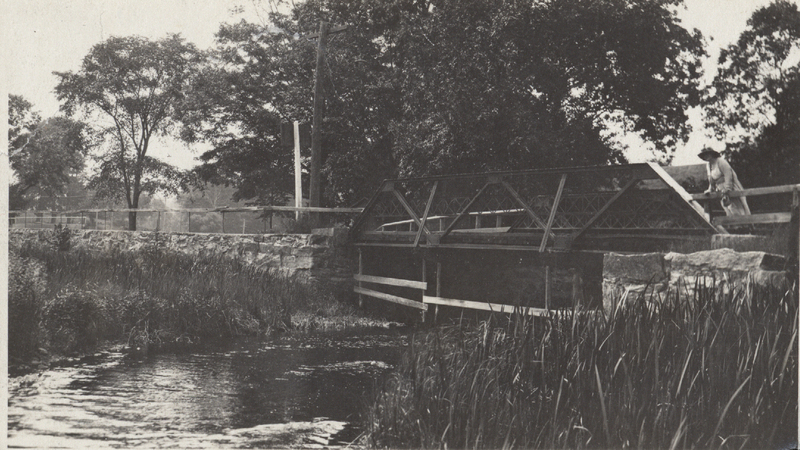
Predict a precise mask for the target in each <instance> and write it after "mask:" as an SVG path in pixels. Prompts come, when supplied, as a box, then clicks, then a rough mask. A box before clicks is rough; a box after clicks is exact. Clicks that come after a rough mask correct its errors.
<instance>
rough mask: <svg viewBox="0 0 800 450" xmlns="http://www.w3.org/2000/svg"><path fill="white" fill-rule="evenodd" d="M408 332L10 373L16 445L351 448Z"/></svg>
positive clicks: (117, 358) (11, 430)
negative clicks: (362, 418) (363, 419)
mask: <svg viewBox="0 0 800 450" xmlns="http://www.w3.org/2000/svg"><path fill="white" fill-rule="evenodd" d="M408 336H409V332H408V330H404V329H371V330H359V331H348V332H325V333H313V334H300V335H297V334H289V335H285V336H281V337H278V338H273V339H269V340H255V339H245V340H238V341H234V342H229V343H226V344H224V345H214V346H206V347H204V348H199V349H196V350H195V351H193V352H191V353H179V354H174V353H173V354H156V355H151V356H149V357H146V358H140V359H135V358H132V357H129V356H127V355H124V354H122V353H117V352H106V353H101V354H98V355H94V356H92V357H89V358H83V359H82V360H80V361H78V362H75V363H72V364H64V365H62V366H60V367H52V368H50V369H48V370H46V371H44V372H41V373H39V374H31V375H27V376H24V377H16V378H11V379H9V403H8V446H9V447H10V448H48V447H50V448H52V447H59V448H136V447H140V448H264V447H286V446H292V447H306V448H314V447H323V446H328V447H330V446H337V445H340V446H345V445H348V444H349V443H351V442H353V441H355V440H356V439H357V438H358V437H359V435H360V434H361V433H362V431H363V430H361V429H360V426H361V425H360V424H361V417H362V416H363V414H364V413H365V411H366V409H367V405H368V402H369V401H370V399H371V397H372V395H373V394H374V392H375V391H376V390H377V389H378V388H379V387H380V385H381V383H382V382H383V380H385V378H386V377H387V376H388V375H389V374H390V372H391V371H392V369H393V368H394V367H395V366H396V365H397V364H398V363H399V361H400V358H401V354H402V351H403V348H404V347H405V346H406V345H407V342H408Z"/></svg>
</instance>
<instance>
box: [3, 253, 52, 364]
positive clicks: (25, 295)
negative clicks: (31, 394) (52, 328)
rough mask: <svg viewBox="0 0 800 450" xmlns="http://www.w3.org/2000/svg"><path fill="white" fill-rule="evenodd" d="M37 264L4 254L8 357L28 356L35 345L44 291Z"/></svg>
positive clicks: (44, 282) (43, 274)
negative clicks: (5, 261) (6, 285)
mask: <svg viewBox="0 0 800 450" xmlns="http://www.w3.org/2000/svg"><path fill="white" fill-rule="evenodd" d="M46 277H47V274H46V272H45V267H44V265H43V264H42V263H41V262H38V261H36V260H34V259H31V258H22V257H20V256H19V255H17V254H16V253H15V252H13V251H12V252H9V254H8V356H9V358H11V359H17V358H22V357H27V356H30V355H32V354H33V353H34V352H35V351H36V350H37V343H38V342H39V317H40V315H39V314H40V310H41V307H42V302H43V299H44V297H45V293H46V289H47V278H46Z"/></svg>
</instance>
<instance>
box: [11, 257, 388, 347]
mask: <svg viewBox="0 0 800 450" xmlns="http://www.w3.org/2000/svg"><path fill="white" fill-rule="evenodd" d="M58 248H59V247H58V246H56V245H54V244H50V245H48V244H43V243H38V242H36V243H34V242H28V243H27V244H25V245H23V246H21V247H20V248H14V249H12V251H11V252H10V254H11V257H10V262H11V265H10V267H11V268H10V271H9V274H10V278H9V280H10V286H9V317H10V318H11V319H12V320H11V324H10V329H9V331H10V336H12V340H14V342H11V343H10V344H12V345H10V346H9V353H10V357H11V358H12V360H15V359H25V358H30V357H31V355H35V354H36V353H37V352H39V351H40V350H39V349H41V348H44V349H46V350H47V351H48V352H51V353H52V352H55V353H60V354H69V353H75V352H85V351H91V350H92V349H93V348H95V347H96V346H97V345H98V343H100V342H103V341H104V340H117V341H121V342H123V343H125V344H127V345H128V346H130V347H132V348H139V349H144V350H147V349H150V350H152V349H154V348H161V349H169V348H173V347H181V346H185V345H187V344H192V343H196V342H198V341H201V340H208V339H218V338H228V337H231V336H239V335H268V334H271V333H275V332H281V331H287V330H295V329H298V330H317V329H323V328H328V327H333V328H343V327H346V326H348V325H356V326H358V325H360V324H362V323H363V322H364V319H362V318H359V317H358V316H357V311H356V309H355V308H354V307H353V306H351V305H349V304H345V303H341V302H339V301H337V300H336V299H335V298H333V295H331V294H328V293H325V292H321V291H320V290H319V289H316V288H314V287H312V286H310V285H309V284H308V283H304V282H303V281H301V280H298V279H295V278H290V277H288V276H285V275H281V274H279V273H275V272H270V271H267V270H263V269H259V268H257V267H255V266H253V265H250V264H247V263H245V262H243V261H241V260H238V259H231V258H228V257H224V256H202V257H198V256H189V255H183V254H179V253H174V252H164V251H163V248H161V246H159V245H158V243H157V242H156V243H154V244H153V245H151V246H149V247H146V248H144V249H142V250H140V251H137V252H124V253H123V252H116V253H109V254H101V255H98V254H96V253H89V252H86V251H82V250H79V249H72V250H70V251H59V250H58ZM373 323H374V321H373Z"/></svg>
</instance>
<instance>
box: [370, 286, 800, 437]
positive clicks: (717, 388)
mask: <svg viewBox="0 0 800 450" xmlns="http://www.w3.org/2000/svg"><path fill="white" fill-rule="evenodd" d="M697 287H698V289H695V292H697V293H696V294H695V295H694V296H693V297H691V298H680V297H679V296H678V295H677V294H675V296H674V297H673V298H672V301H668V302H663V303H653V302H650V301H648V299H645V298H644V297H642V298H640V299H639V300H638V301H637V302H635V303H634V304H632V305H629V306H627V307H625V308H620V309H618V310H616V311H614V312H612V313H611V314H609V315H607V316H606V315H604V314H602V313H600V314H594V313H593V312H586V311H575V310H573V311H569V312H565V313H559V314H553V315H551V316H549V317H543V318H531V317H526V316H522V315H520V314H514V315H512V316H511V317H510V318H507V317H505V316H491V317H490V318H489V319H488V320H486V321H483V322H480V323H479V324H477V325H476V324H472V325H467V324H465V323H457V324H453V325H450V326H444V327H441V328H437V329H434V330H432V331H429V332H426V333H422V334H420V335H417V336H416V337H415V338H414V339H412V342H411V346H410V348H409V350H408V353H407V355H406V357H405V358H404V362H403V364H402V366H401V367H400V369H399V370H398V373H397V374H396V375H395V376H394V377H393V378H392V379H391V380H390V381H389V383H388V384H387V385H386V386H385V388H384V390H383V391H382V392H381V393H380V394H379V395H378V396H377V397H376V400H375V402H374V405H373V406H372V407H371V409H370V412H369V414H368V418H367V423H366V424H365V428H366V429H367V441H368V443H369V445H370V446H371V447H378V448H570V449H573V448H671V449H672V448H737V449H739V448H790V447H789V446H791V445H794V444H796V443H797V419H798V416H797V414H798V413H797V398H798V390H797V389H798V384H797V379H798V366H797V338H798V311H797V296H796V291H792V290H789V291H783V292H781V291H775V290H764V289H758V288H753V287H751V286H739V287H738V288H737V289H732V290H725V292H723V291H721V290H717V289H715V288H703V287H702V286H697Z"/></svg>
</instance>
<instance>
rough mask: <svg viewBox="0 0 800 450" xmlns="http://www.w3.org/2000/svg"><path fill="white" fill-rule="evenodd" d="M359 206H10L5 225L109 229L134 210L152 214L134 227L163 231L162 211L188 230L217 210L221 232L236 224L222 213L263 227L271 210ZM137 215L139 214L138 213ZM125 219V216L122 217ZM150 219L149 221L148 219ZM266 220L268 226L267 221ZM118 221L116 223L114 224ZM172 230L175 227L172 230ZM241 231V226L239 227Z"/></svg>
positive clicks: (335, 211)
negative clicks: (251, 218)
mask: <svg viewBox="0 0 800 450" xmlns="http://www.w3.org/2000/svg"><path fill="white" fill-rule="evenodd" d="M362 210H363V208H320V207H307V206H306V207H296V206H243V207H234V208H229V207H220V208H182V209H175V208H141V209H112V208H105V209H102V208H101V209H78V210H68V211H35V210H11V211H9V228H50V227H53V226H55V225H58V224H60V225H62V226H66V227H69V228H75V229H98V230H113V229H127V228H126V227H119V226H115V224H114V220H113V217H114V215H115V214H126V215H127V214H128V213H131V212H135V213H137V214H156V215H157V216H156V218H155V221H154V222H155V226H153V225H150V226H149V227H147V226H145V227H138V226H137V228H138V229H142V230H151V231H163V229H164V222H162V215H168V214H173V215H174V214H178V215H184V214H185V215H186V218H187V224H186V227H185V228H186V229H185V230H181V231H191V228H192V215H195V217H197V215H207V214H218V215H220V216H221V221H220V226H221V230H220V232H222V233H231V232H232V231H231V230H237V231H238V227H232V226H230V225H229V226H228V229H227V230H226V227H225V215H226V214H232V213H254V214H255V213H257V214H260V220H262V221H263V225H264V226H263V230H264V231H267V230H271V229H272V228H273V227H272V219H273V215H274V214H275V213H278V214H279V215H281V214H286V213H291V212H295V213H300V214H307V213H317V214H320V215H321V216H330V215H342V214H345V215H355V214H359V213H361V211H362ZM140 217H141V216H140ZM124 219H127V216H126V217H124ZM151 222H153V221H152V220H151ZM268 223H269V226H267V224H268ZM117 225H118V224H117ZM172 231H175V230H172ZM242 233H244V230H243V231H242Z"/></svg>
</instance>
